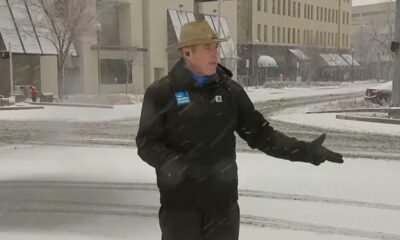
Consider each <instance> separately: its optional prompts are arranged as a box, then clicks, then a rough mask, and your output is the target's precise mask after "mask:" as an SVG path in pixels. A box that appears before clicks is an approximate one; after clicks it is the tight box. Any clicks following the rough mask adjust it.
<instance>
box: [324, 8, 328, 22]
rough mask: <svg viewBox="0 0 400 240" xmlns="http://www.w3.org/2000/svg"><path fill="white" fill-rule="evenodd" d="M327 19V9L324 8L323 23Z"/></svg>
mask: <svg viewBox="0 0 400 240" xmlns="http://www.w3.org/2000/svg"><path fill="white" fill-rule="evenodd" d="M327 17H328V9H326V8H325V14H324V22H326V21H327Z"/></svg>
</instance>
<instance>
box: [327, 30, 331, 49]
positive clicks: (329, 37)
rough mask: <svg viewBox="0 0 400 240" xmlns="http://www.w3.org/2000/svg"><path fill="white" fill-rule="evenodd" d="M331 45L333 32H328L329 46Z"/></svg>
mask: <svg viewBox="0 0 400 240" xmlns="http://www.w3.org/2000/svg"><path fill="white" fill-rule="evenodd" d="M330 45H331V33H328V46H330Z"/></svg>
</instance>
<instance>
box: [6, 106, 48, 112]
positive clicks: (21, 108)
mask: <svg viewBox="0 0 400 240" xmlns="http://www.w3.org/2000/svg"><path fill="white" fill-rule="evenodd" d="M34 109H44V107H43V106H30V107H0V111H7V110H34Z"/></svg>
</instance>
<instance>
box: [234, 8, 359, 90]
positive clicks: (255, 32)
mask: <svg viewBox="0 0 400 240" xmlns="http://www.w3.org/2000/svg"><path fill="white" fill-rule="evenodd" d="M351 5H352V2H351V0H334V1H324V0H238V29H239V31H238V49H239V51H238V52H239V56H240V57H241V60H240V61H239V63H238V75H240V76H249V79H248V80H249V81H250V84H262V83H263V82H264V81H266V80H268V79H270V78H278V76H281V78H283V79H286V78H289V79H292V80H294V79H295V78H296V76H297V75H300V76H302V78H303V80H309V79H321V78H323V77H324V76H325V75H326V74H327V72H330V71H334V72H337V71H338V69H340V68H343V69H344V68H345V67H346V66H347V67H348V61H346V59H349V58H351V56H348V54H346V56H345V57H343V56H341V55H340V54H345V53H348V52H349V49H350V46H351V40H350V32H351V27H350V26H351V18H350V16H351ZM268 59H269V60H268ZM268 61H269V62H268ZM310 62H312V63H313V64H310ZM319 63H321V64H319ZM311 65H312V66H313V68H312V69H310V67H309V66H311ZM317 65H321V67H317V68H315V66H317ZM311 70H313V71H314V70H315V71H314V72H312V71H311ZM265 72H267V73H265ZM330 75H331V74H330ZM342 75H343V74H342ZM338 76H339V75H338Z"/></svg>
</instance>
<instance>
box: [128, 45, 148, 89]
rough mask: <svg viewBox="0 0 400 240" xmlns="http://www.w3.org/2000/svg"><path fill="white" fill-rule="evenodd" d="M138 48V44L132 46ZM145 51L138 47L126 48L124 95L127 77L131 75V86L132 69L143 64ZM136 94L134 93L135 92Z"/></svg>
mask: <svg viewBox="0 0 400 240" xmlns="http://www.w3.org/2000/svg"><path fill="white" fill-rule="evenodd" d="M134 45H135V46H138V44H136V43H135V44H134ZM145 51H146V50H144V49H143V48H138V47H127V49H126V51H125V58H124V60H125V64H126V71H127V72H126V83H125V94H128V81H129V77H130V76H131V75H132V84H133V73H132V71H133V68H134V66H138V65H142V64H143V60H144V59H143V53H144V52H145ZM135 94H136V91H135Z"/></svg>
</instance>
